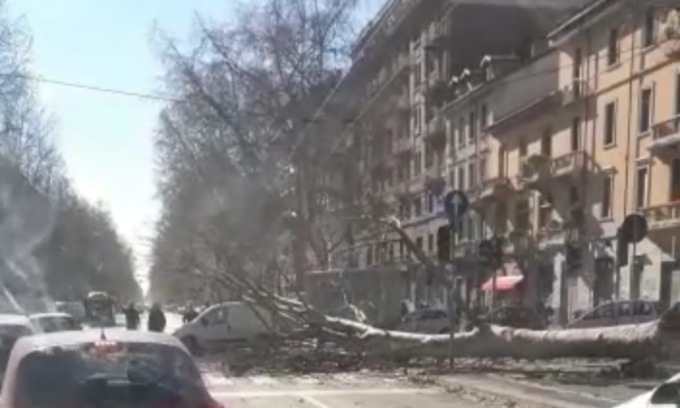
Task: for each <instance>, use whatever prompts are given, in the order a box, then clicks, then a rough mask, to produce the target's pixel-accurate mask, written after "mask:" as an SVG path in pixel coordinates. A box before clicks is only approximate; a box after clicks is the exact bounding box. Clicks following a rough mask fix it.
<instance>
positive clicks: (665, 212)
mask: <svg viewBox="0 0 680 408" xmlns="http://www.w3.org/2000/svg"><path fill="white" fill-rule="evenodd" d="M642 213H643V215H644V216H645V218H647V225H648V226H649V230H650V231H652V230H663V229H668V228H675V227H678V226H680V201H674V202H670V203H666V204H662V205H655V206H651V207H647V208H645V209H644V210H643V211H642Z"/></svg>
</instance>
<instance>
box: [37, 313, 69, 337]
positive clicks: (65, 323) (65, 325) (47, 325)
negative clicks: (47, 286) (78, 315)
mask: <svg viewBox="0 0 680 408" xmlns="http://www.w3.org/2000/svg"><path fill="white" fill-rule="evenodd" d="M29 319H30V320H31V324H32V325H33V328H34V329H35V331H36V332H37V333H54V332H58V331H68V330H81V327H80V324H78V322H76V320H75V319H74V318H73V317H72V316H71V315H70V314H68V313H58V312H55V313H36V314H32V315H30V316H29Z"/></svg>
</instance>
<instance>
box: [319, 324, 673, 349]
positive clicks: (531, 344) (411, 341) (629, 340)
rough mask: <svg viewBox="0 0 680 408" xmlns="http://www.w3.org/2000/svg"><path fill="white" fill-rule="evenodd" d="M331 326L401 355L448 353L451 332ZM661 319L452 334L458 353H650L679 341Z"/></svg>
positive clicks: (492, 327) (485, 328)
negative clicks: (424, 332)
mask: <svg viewBox="0 0 680 408" xmlns="http://www.w3.org/2000/svg"><path fill="white" fill-rule="evenodd" d="M326 324H327V326H328V327H330V328H332V329H333V330H336V331H340V332H344V333H347V334H353V338H355V339H357V340H358V341H361V342H363V343H364V345H365V347H366V350H367V352H369V353H375V354H392V355H395V356H399V357H437V358H441V357H447V356H448V353H449V345H450V344H451V343H450V339H449V335H448V334H437V335H426V334H419V333H406V332H397V331H386V330H380V329H376V328H374V327H371V326H367V325H364V324H361V323H357V322H353V321H348V320H345V319H339V318H333V317H328V318H327V319H326ZM662 327H663V326H662V325H660V322H659V321H654V322H649V323H644V324H638V325H626V326H612V327H596V328H589V329H571V330H566V329H565V330H528V329H515V328H511V327H503V326H495V325H483V326H480V327H479V328H477V329H474V330H472V331H470V332H465V333H456V334H455V335H454V336H453V350H454V353H455V357H511V358H517V359H554V358H563V357H599V358H631V359H638V358H648V357H655V356H663V355H666V354H668V352H670V351H671V350H670V348H671V347H672V345H673V343H674V342H675V341H676V338H675V336H673V335H672V333H671V332H669V331H668V329H662Z"/></svg>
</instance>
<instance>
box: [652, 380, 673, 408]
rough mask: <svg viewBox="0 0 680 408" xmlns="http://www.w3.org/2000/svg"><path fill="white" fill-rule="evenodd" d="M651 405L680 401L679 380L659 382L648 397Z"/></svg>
mask: <svg viewBox="0 0 680 408" xmlns="http://www.w3.org/2000/svg"><path fill="white" fill-rule="evenodd" d="M650 403H651V404H652V405H667V404H673V405H676V404H678V403H680V382H675V381H674V382H668V383H664V384H661V385H660V386H658V387H657V388H656V390H654V393H653V394H652V398H651V399H650Z"/></svg>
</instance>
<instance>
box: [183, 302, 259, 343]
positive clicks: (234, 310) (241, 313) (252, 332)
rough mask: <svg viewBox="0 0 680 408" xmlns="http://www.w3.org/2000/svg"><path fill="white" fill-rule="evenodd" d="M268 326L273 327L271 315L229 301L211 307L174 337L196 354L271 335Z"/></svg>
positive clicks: (184, 326)
mask: <svg viewBox="0 0 680 408" xmlns="http://www.w3.org/2000/svg"><path fill="white" fill-rule="evenodd" d="M262 320H264V321H265V323H266V324H265V323H263V322H262ZM267 326H270V327H271V316H270V315H269V314H268V313H267V312H266V311H264V310H260V309H258V310H257V313H256V312H255V311H254V310H253V309H252V308H251V307H250V306H248V305H246V304H245V303H241V302H228V303H222V304H219V305H213V306H210V307H208V308H207V309H205V310H204V311H202V312H201V313H200V314H199V315H198V316H197V317H196V318H195V319H194V320H192V321H191V322H189V323H186V324H185V325H183V326H182V327H180V328H179V329H177V331H175V333H173V334H174V335H175V336H176V337H177V338H178V339H180V340H181V341H182V343H184V344H185V345H186V346H187V347H188V348H189V349H190V350H192V351H197V350H200V349H204V348H209V347H211V346H214V345H216V344H218V343H222V342H227V341H234V340H247V339H251V338H254V337H256V336H258V335H265V334H267V333H269V330H268V328H267Z"/></svg>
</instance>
